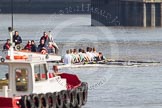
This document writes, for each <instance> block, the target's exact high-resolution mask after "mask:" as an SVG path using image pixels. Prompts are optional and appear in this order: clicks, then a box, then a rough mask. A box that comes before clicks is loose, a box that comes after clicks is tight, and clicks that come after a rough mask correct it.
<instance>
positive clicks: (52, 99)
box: [46, 93, 56, 108]
mask: <svg viewBox="0 0 162 108" xmlns="http://www.w3.org/2000/svg"><path fill="white" fill-rule="evenodd" d="M46 97H47V99H48V107H49V108H56V95H54V94H53V93H46Z"/></svg>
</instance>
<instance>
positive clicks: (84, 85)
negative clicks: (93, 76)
mask: <svg viewBox="0 0 162 108" xmlns="http://www.w3.org/2000/svg"><path fill="white" fill-rule="evenodd" d="M81 88H82V97H83V98H82V99H83V100H82V105H85V104H86V103H87V97H88V83H87V82H82V84H81Z"/></svg>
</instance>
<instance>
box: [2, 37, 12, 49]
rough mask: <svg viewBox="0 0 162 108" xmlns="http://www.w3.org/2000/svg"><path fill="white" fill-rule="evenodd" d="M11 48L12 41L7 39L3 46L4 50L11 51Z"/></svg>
mask: <svg viewBox="0 0 162 108" xmlns="http://www.w3.org/2000/svg"><path fill="white" fill-rule="evenodd" d="M10 46H11V43H10V39H7V41H6V43H5V44H4V45H3V50H9V49H10Z"/></svg>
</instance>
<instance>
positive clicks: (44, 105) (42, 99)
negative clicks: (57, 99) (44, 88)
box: [38, 93, 49, 108]
mask: <svg viewBox="0 0 162 108" xmlns="http://www.w3.org/2000/svg"><path fill="white" fill-rule="evenodd" d="M38 96H39V103H40V104H39V108H49V107H48V98H47V97H46V95H45V94H43V93H41V94H39V95H38Z"/></svg>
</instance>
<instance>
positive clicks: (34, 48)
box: [31, 40, 37, 52]
mask: <svg viewBox="0 0 162 108" xmlns="http://www.w3.org/2000/svg"><path fill="white" fill-rule="evenodd" d="M36 50H37V46H36V44H35V42H34V40H31V52H36Z"/></svg>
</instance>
